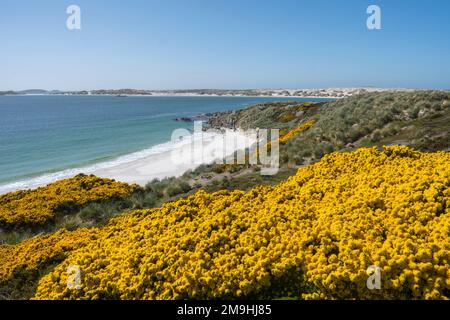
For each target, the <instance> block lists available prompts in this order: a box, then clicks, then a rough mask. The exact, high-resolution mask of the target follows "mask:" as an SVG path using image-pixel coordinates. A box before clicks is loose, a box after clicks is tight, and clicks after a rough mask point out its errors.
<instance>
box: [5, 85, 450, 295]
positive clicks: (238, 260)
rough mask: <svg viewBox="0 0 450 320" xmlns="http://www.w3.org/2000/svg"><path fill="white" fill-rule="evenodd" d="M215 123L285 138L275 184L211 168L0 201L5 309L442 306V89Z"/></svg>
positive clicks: (445, 257)
mask: <svg viewBox="0 0 450 320" xmlns="http://www.w3.org/2000/svg"><path fill="white" fill-rule="evenodd" d="M208 127H209V128H216V129H218V128H224V127H225V128H242V129H250V128H278V129H280V169H279V171H278V173H277V174H276V175H273V176H261V175H260V172H259V167H258V166H256V165H250V164H245V165H237V164H234V165H233V164H231V165H230V164H204V165H201V166H199V167H198V168H196V169H195V170H189V171H187V172H186V173H185V174H183V175H182V176H181V177H177V178H175V177H170V178H165V179H155V180H153V181H150V182H149V183H148V184H147V185H146V186H144V187H139V186H137V185H127V184H125V183H120V182H115V181H113V180H110V179H101V178H97V177H94V176H85V175H79V176H76V177H74V178H72V179H67V180H61V181H58V182H56V183H53V184H50V185H49V186H47V187H43V188H39V189H36V190H28V191H18V192H14V193H9V194H6V195H3V196H0V257H1V259H2V261H1V262H2V263H1V264H0V299H2V298H3V299H11V298H20V299H29V298H32V297H35V298H38V299H48V298H50V299H61V298H64V299H66V298H67V299H75V298H83V299H85V298H88V299H119V298H120V299H180V298H181V299H185V298H189V299H190V298H193V299H210V298H232V299H235V298H237V299H239V298H262V299H266V298H294V299H352V298H362V299H372V298H387V299H422V298H427V299H447V298H450V294H449V292H450V280H449V279H450V273H449V272H450V271H449V270H450V268H449V261H450V243H449V239H450V238H449V234H450V220H449V219H448V217H450V215H449V213H450V206H449V203H450V171H449V168H450V157H449V153H448V152H446V151H449V150H450V93H449V92H444V91H413V92H396V93H393V92H382V93H379V92H378V93H365V94H362V95H358V96H354V97H350V98H346V99H342V100H337V101H334V102H328V103H299V102H289V101H284V102H278V103H274V102H272V103H263V104H258V105H254V106H251V107H249V108H245V109H241V110H236V111H230V112H221V113H215V114H211V115H209V121H208ZM385 145H388V146H387V147H383V146H385ZM410 147H413V148H414V149H412V148H410ZM248 152H250V150H249V151H248ZM1 243H3V245H2V244H1ZM69 265H78V266H80V268H81V270H82V272H83V277H82V279H83V287H82V289H81V290H75V291H73V290H69V289H67V287H66V281H67V274H66V270H67V267H68V266H69ZM371 265H376V266H379V267H380V268H381V271H382V275H383V290H375V291H370V290H367V288H366V285H365V280H366V279H367V274H366V270H367V267H369V266H371Z"/></svg>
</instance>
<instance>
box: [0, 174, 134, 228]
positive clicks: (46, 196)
mask: <svg viewBox="0 0 450 320" xmlns="http://www.w3.org/2000/svg"><path fill="white" fill-rule="evenodd" d="M137 189H138V186H137V185H128V184H126V183H122V182H115V181H114V180H111V179H101V178H97V177H95V176H86V175H82V174H80V175H77V176H75V177H74V178H71V179H65V180H60V181H57V182H55V183H52V184H49V185H48V186H46V187H42V188H38V189H35V190H26V191H17V192H11V193H7V194H5V195H2V196H0V225H2V224H3V225H10V226H11V225H12V226H15V225H24V224H43V223H45V222H47V221H49V220H51V219H53V218H54V217H55V214H56V213H57V212H58V211H64V209H65V208H70V207H73V206H81V205H85V204H87V203H89V202H93V201H102V200H107V199H112V198H122V197H125V196H128V195H131V194H132V193H133V192H135V191H136V190H137Z"/></svg>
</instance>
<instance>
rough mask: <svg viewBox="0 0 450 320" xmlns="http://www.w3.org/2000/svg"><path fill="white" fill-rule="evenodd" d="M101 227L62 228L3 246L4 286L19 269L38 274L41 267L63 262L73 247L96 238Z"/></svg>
mask: <svg viewBox="0 0 450 320" xmlns="http://www.w3.org/2000/svg"><path fill="white" fill-rule="evenodd" d="M97 232H98V229H78V230H76V231H73V232H70V231H67V230H60V231H58V232H55V233H54V234H52V235H49V236H43V237H36V238H32V239H29V240H25V241H23V242H21V243H20V244H19V245H0V259H1V263H0V285H1V283H2V282H6V281H8V280H11V279H12V278H13V277H14V275H15V274H17V273H19V272H27V273H34V272H37V271H38V270H39V269H40V268H41V267H45V266H47V265H50V264H52V263H56V262H60V261H61V260H63V259H64V257H65V255H66V254H67V253H69V252H70V251H71V250H74V249H76V248H79V247H81V246H85V245H87V244H88V243H89V242H90V241H93V240H94V239H95V234H96V233H97Z"/></svg>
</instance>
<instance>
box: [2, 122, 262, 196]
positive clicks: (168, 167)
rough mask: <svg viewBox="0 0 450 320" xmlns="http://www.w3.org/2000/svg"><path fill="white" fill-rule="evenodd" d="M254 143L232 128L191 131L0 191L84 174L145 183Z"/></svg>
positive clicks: (27, 180)
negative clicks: (111, 158)
mask: <svg viewBox="0 0 450 320" xmlns="http://www.w3.org/2000/svg"><path fill="white" fill-rule="evenodd" d="M254 142H256V141H254V140H251V138H248V137H247V136H246V135H245V134H244V133H243V132H239V131H232V130H226V131H224V133H222V132H219V131H209V132H201V133H196V134H191V135H189V136H186V137H185V138H184V139H182V140H178V141H176V142H167V143H164V144H160V145H156V146H153V147H151V148H149V149H146V150H142V151H138V152H135V153H132V154H129V155H125V156H122V157H119V158H117V159H115V160H112V161H108V162H104V163H98V164H95V165H92V166H88V167H82V168H76V169H68V170H64V171H60V172H55V173H50V174H47V175H43V176H39V177H36V178H30V179H26V180H21V181H17V182H13V183H9V184H5V185H0V194H4V193H7V192H12V191H16V190H25V189H34V188H38V187H41V186H45V185H47V184H49V183H52V182H54V181H56V180H60V179H66V178H71V177H73V176H75V175H77V174H80V173H84V174H94V175H96V176H98V177H102V178H111V179H115V180H117V181H122V182H127V183H137V184H139V185H141V186H145V184H146V183H147V182H149V181H151V180H152V179H155V178H159V179H162V178H165V177H172V176H180V175H182V174H183V173H184V172H186V171H187V170H189V169H195V168H196V167H198V166H199V165H200V164H207V163H212V162H214V161H215V160H217V159H222V158H223V157H225V156H228V155H230V154H232V153H233V152H234V151H235V150H237V149H244V148H245V147H246V146H250V145H251V144H253V143H254ZM242 146H244V147H242Z"/></svg>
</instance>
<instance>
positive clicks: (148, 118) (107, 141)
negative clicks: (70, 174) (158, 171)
mask: <svg viewBox="0 0 450 320" xmlns="http://www.w3.org/2000/svg"><path fill="white" fill-rule="evenodd" d="M286 99H289V100H297V101H317V100H321V99H294V98H270V97H267V98H266V97H180V96H177V97H156V96H146V97H141V96H128V97H116V96H0V187H1V186H3V187H5V186H7V185H8V184H11V183H13V182H17V181H22V184H21V186H23V187H27V181H30V182H31V181H32V180H33V179H36V178H38V177H39V178H40V179H42V178H43V177H45V176H46V175H49V174H51V175H52V176H53V177H56V178H57V173H58V172H60V171H63V170H68V169H72V168H79V167H84V166H89V165H93V164H95V165H97V166H99V167H101V165H102V163H106V162H109V163H110V162H111V161H114V160H115V159H120V161H126V159H127V157H124V156H125V155H128V154H133V153H135V152H137V151H142V150H146V149H151V148H158V147H160V146H161V144H163V143H164V142H167V141H169V140H170V137H171V133H172V131H173V130H174V129H176V128H189V127H191V126H192V124H191V123H183V122H177V121H174V119H175V118H178V117H192V116H196V115H199V114H203V113H208V112H216V111H224V110H231V109H238V108H243V107H245V106H248V105H251V104H254V103H259V102H264V101H279V100H286ZM322 101H323V99H322ZM128 159H131V158H128ZM55 174H56V175H55ZM44 180H45V179H44Z"/></svg>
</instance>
